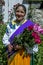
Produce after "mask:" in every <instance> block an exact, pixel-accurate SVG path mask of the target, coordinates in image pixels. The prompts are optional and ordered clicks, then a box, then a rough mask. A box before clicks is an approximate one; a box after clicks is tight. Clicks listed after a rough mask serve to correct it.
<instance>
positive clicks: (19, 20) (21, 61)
mask: <svg viewBox="0 0 43 65" xmlns="http://www.w3.org/2000/svg"><path fill="white" fill-rule="evenodd" d="M25 15H26V8H25V6H24V5H21V4H19V5H18V6H17V7H16V11H15V16H16V20H15V21H13V22H10V23H9V24H8V25H7V30H6V33H5V35H4V37H3V44H5V46H7V47H8V51H9V52H11V51H12V49H13V45H11V43H10V42H9V38H10V36H11V35H12V33H13V32H14V31H16V30H17V29H18V28H19V27H20V26H21V25H22V24H24V23H25V22H26V21H27V20H25ZM32 24H33V22H32ZM18 49H19V50H18ZM14 50H18V51H17V53H16V55H15V56H14V57H13V59H12V61H11V62H10V60H11V59H10V58H8V65H30V60H31V56H30V54H29V55H28V56H27V57H24V58H23V54H24V49H21V46H18V45H15V46H14ZM35 50H36V52H37V51H38V47H34V48H33V51H35Z"/></svg>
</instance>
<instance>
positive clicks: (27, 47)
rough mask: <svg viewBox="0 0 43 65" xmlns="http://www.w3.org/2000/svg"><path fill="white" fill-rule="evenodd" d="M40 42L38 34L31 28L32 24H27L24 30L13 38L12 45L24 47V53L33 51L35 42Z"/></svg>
mask: <svg viewBox="0 0 43 65" xmlns="http://www.w3.org/2000/svg"><path fill="white" fill-rule="evenodd" d="M38 43H41V39H40V36H39V34H38V33H37V32H35V31H34V30H33V26H29V27H28V28H26V29H24V31H23V32H22V33H21V34H20V35H18V36H15V38H14V45H19V46H21V48H24V55H27V54H29V53H33V47H34V45H35V44H38Z"/></svg>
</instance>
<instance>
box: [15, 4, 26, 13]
mask: <svg viewBox="0 0 43 65" xmlns="http://www.w3.org/2000/svg"><path fill="white" fill-rule="evenodd" d="M19 6H21V7H23V9H24V12H25V14H26V7H25V6H24V5H23V4H19V5H18V6H17V7H16V10H17V9H18V7H19Z"/></svg>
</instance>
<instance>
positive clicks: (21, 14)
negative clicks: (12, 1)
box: [16, 6, 25, 21]
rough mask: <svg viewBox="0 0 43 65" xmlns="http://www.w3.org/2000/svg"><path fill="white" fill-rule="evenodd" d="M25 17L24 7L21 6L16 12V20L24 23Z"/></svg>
mask: <svg viewBox="0 0 43 65" xmlns="http://www.w3.org/2000/svg"><path fill="white" fill-rule="evenodd" d="M24 17H25V11H24V9H23V7H22V6H19V7H18V8H17V10H16V19H17V20H18V21H22V20H23V19H24Z"/></svg>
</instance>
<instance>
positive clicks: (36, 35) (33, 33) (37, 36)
mask: <svg viewBox="0 0 43 65" xmlns="http://www.w3.org/2000/svg"><path fill="white" fill-rule="evenodd" d="M32 36H33V37H34V38H39V37H40V36H39V35H38V33H36V32H32Z"/></svg>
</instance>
